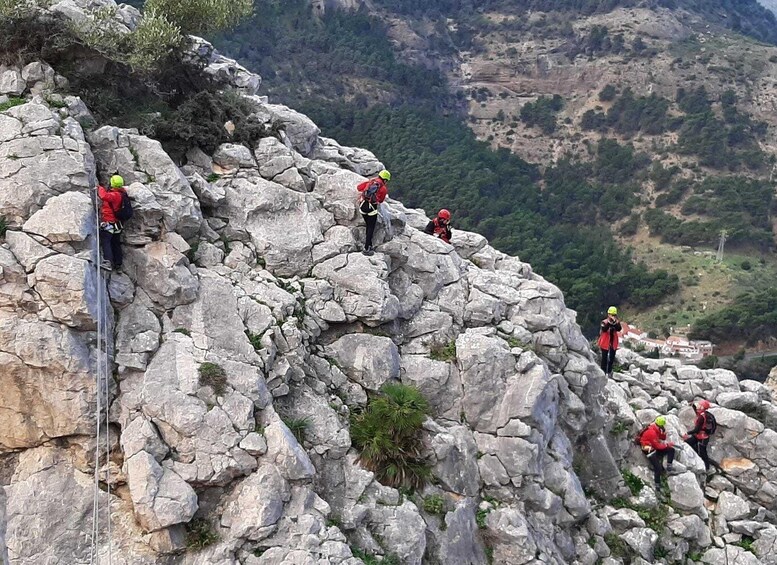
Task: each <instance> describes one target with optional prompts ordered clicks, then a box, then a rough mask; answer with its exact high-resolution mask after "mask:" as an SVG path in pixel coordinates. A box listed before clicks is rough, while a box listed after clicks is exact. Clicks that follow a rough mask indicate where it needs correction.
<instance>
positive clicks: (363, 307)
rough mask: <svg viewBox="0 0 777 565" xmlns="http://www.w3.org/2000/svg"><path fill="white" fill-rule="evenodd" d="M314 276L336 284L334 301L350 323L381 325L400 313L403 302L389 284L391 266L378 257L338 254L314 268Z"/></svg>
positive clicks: (359, 254) (333, 285)
mask: <svg viewBox="0 0 777 565" xmlns="http://www.w3.org/2000/svg"><path fill="white" fill-rule="evenodd" d="M312 274H313V276H314V277H316V278H320V279H324V280H326V281H328V282H329V283H330V284H331V285H332V287H333V289H334V300H335V301H336V302H337V303H338V304H339V305H340V306H341V307H342V309H343V311H344V312H345V315H346V320H347V321H349V322H355V321H357V320H360V321H363V322H365V323H367V324H368V325H371V326H378V325H380V324H383V323H385V322H390V321H391V320H394V319H396V317H397V315H398V314H399V299H398V298H397V297H396V296H394V295H393V294H392V292H391V288H390V287H389V284H388V282H387V278H388V267H387V265H386V262H385V261H384V260H382V259H381V258H380V257H379V256H378V255H375V256H373V257H366V256H364V255H362V254H361V253H348V254H346V255H338V256H337V257H333V258H332V259H327V260H326V261H324V262H322V263H319V264H318V265H316V266H315V267H313V271H312Z"/></svg>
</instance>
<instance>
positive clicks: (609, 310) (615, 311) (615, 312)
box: [607, 306, 618, 316]
mask: <svg viewBox="0 0 777 565" xmlns="http://www.w3.org/2000/svg"><path fill="white" fill-rule="evenodd" d="M607 313H608V314H612V315H613V316H617V315H618V309H617V308H616V307H615V306H610V307H609V308H607Z"/></svg>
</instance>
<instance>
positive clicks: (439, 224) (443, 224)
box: [424, 208, 453, 243]
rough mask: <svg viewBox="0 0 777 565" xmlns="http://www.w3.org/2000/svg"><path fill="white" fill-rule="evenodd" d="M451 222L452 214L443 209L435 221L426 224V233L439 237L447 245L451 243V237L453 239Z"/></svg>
mask: <svg viewBox="0 0 777 565" xmlns="http://www.w3.org/2000/svg"><path fill="white" fill-rule="evenodd" d="M450 221H451V213H450V212H449V211H448V210H446V209H445V208H443V209H442V210H440V211H439V212H438V213H437V217H436V218H435V219H434V220H432V221H431V222H429V223H428V224H426V228H424V233H428V234H429V235H433V236H434V237H439V238H440V239H441V240H443V241H444V242H445V243H450V242H451V237H453V235H452V233H451V225H450Z"/></svg>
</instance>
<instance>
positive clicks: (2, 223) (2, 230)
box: [0, 216, 8, 239]
mask: <svg viewBox="0 0 777 565" xmlns="http://www.w3.org/2000/svg"><path fill="white" fill-rule="evenodd" d="M7 231H8V221H7V220H6V219H5V217H3V216H0V239H5V234H6V232H7Z"/></svg>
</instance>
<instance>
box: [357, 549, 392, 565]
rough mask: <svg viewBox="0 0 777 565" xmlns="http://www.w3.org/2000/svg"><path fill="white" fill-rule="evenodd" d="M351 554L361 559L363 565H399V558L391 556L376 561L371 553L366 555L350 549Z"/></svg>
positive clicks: (358, 550)
mask: <svg viewBox="0 0 777 565" xmlns="http://www.w3.org/2000/svg"><path fill="white" fill-rule="evenodd" d="M351 553H353V556H354V557H357V558H359V559H361V560H362V561H363V562H364V565H400V563H401V562H400V561H399V557H397V556H396V555H393V554H390V555H386V556H384V557H383V559H378V558H377V557H376V556H374V555H372V554H371V553H366V552H364V551H362V550H361V549H358V548H356V547H351Z"/></svg>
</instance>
